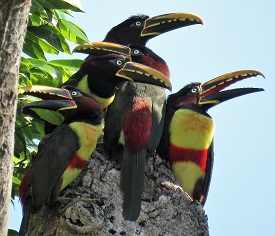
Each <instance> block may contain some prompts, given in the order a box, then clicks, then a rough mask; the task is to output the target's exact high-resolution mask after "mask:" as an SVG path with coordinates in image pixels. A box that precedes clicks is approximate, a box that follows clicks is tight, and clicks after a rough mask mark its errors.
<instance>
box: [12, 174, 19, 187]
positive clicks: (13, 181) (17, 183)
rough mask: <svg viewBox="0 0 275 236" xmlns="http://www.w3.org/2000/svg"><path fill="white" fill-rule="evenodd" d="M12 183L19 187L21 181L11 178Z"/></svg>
mask: <svg viewBox="0 0 275 236" xmlns="http://www.w3.org/2000/svg"><path fill="white" fill-rule="evenodd" d="M12 183H13V184H16V185H20V184H21V181H20V180H19V179H17V178H16V177H14V176H12Z"/></svg>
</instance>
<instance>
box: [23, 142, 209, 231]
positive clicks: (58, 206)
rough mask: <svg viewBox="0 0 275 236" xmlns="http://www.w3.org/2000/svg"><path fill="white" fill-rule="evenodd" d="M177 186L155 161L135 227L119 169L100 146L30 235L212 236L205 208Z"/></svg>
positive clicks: (36, 217)
mask: <svg viewBox="0 0 275 236" xmlns="http://www.w3.org/2000/svg"><path fill="white" fill-rule="evenodd" d="M173 182H174V178H173V176H172V173H171V170H170V167H169V164H168V163H167V162H166V161H164V160H162V159H161V158H159V157H158V156H155V157H150V158H149V160H148V164H147V167H146V177H145V190H144V194H143V197H142V206H141V213H140V216H139V218H138V220H137V221H136V222H130V221H125V220H124V219H123V217H122V201H123V195H122V192H121V189H120V164H119V163H118V162H115V161H111V160H110V159H109V158H108V156H107V154H106V153H105V151H104V150H103V148H102V147H101V145H99V147H98V148H97V150H96V151H95V152H94V153H93V155H92V158H91V160H90V162H89V164H88V166H87V168H86V169H85V170H84V171H83V172H82V173H81V174H80V176H79V177H78V178H77V179H76V180H75V181H74V182H73V183H72V184H71V185H69V186H68V187H67V188H66V189H64V191H63V192H62V193H61V195H60V197H59V199H58V201H57V202H55V203H53V204H52V205H50V206H45V207H43V209H42V210H41V211H39V212H38V213H36V214H32V215H31V216H30V221H29V227H28V236H38V235H47V236H48V235H58V236H63V235H64V236H65V235H74V236H78V235H100V236H101V235H103V236H104V235H143V236H150V235H152V236H155V235H163V236H164V235H165V236H168V235H171V236H172V235H173V236H174V235H183V236H185V235H186V236H187V235H188V236H192V235H201V236H204V235H209V233H208V224H207V216H206V215H205V212H204V210H203V208H202V206H201V205H200V204H199V203H198V202H192V200H191V199H190V197H189V196H188V195H187V194H185V193H184V192H183V191H182V189H181V188H179V187H178V186H176V185H174V184H173Z"/></svg>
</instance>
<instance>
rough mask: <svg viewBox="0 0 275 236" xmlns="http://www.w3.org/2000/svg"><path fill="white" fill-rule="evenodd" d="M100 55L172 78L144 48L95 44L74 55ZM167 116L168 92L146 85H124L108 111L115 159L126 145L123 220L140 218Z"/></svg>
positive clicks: (109, 145) (107, 134)
mask: <svg viewBox="0 0 275 236" xmlns="http://www.w3.org/2000/svg"><path fill="white" fill-rule="evenodd" d="M105 44H106V45H105ZM112 46H113V47H112ZM129 49H130V50H129ZM99 51H101V53H102V51H105V52H106V53H109V52H111V51H112V52H114V51H116V52H117V53H122V54H123V55H125V56H126V55H127V54H128V57H129V58H131V60H132V61H134V62H137V63H141V64H144V65H147V66H150V67H152V68H154V69H156V70H158V71H160V72H161V73H163V74H164V75H165V76H166V77H167V78H169V77H170V73H169V68H168V66H167V64H166V63H165V61H164V60H163V59H162V58H161V57H159V56H158V55H156V54H155V53H154V52H153V51H152V50H150V49H149V48H146V47H145V46H142V45H140V44H131V45H129V47H125V46H124V48H121V49H120V50H118V49H117V48H116V44H109V43H108V44H107V43H106V42H102V43H99V42H95V43H91V44H90V45H80V46H78V47H77V48H75V49H74V52H81V53H87V54H89V55H90V56H92V55H96V54H97V53H98V52H99ZM164 115H165V92H164V89H163V88H160V87H158V86H154V85H147V84H142V83H124V84H123V85H122V86H121V87H120V89H119V90H118V91H117V92H116V98H115V99H114V101H113V103H112V104H111V105H110V106H109V107H108V111H107V114H106V117H105V128H104V139H103V140H104V141H103V143H104V147H105V149H106V150H107V151H109V153H110V155H111V156H112V154H113V153H116V152H117V149H118V147H119V144H122V145H123V154H122V155H123V158H122V166H121V186H122V190H123V193H124V201H123V216H124V218H125V219H126V220H131V221H135V220H136V219H137V218H138V216H139V212H140V208H141V195H142V193H143V189H144V177H145V163H146V156H150V155H152V154H153V153H154V152H155V150H156V148H157V146H158V144H159V141H160V138H161V134H162V129H163V126H164Z"/></svg>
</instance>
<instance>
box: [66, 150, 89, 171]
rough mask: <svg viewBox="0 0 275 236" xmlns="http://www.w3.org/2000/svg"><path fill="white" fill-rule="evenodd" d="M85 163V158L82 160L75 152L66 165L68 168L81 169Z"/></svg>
mask: <svg viewBox="0 0 275 236" xmlns="http://www.w3.org/2000/svg"><path fill="white" fill-rule="evenodd" d="M86 164H87V161H86V160H83V159H82V158H81V157H80V156H79V155H78V154H77V153H76V154H75V155H74V158H73V159H72V160H71V162H70V163H69V165H68V167H67V168H68V169H71V170H72V169H79V170H83V169H84V168H85V166H86Z"/></svg>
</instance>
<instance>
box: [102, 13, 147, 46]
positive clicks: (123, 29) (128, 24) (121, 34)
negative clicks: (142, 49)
mask: <svg viewBox="0 0 275 236" xmlns="http://www.w3.org/2000/svg"><path fill="white" fill-rule="evenodd" d="M148 18H149V16H147V15H135V16H131V17H130V18H128V19H127V20H125V21H123V22H122V23H120V24H118V25H117V26H115V27H113V28H112V29H111V30H110V31H109V32H108V33H107V35H106V37H105V39H104V40H103V41H105V42H112V43H118V44H122V45H129V44H130V43H140V44H143V45H145V44H146V42H147V40H148V39H146V38H144V37H141V32H142V30H143V27H144V24H145V20H146V19H148Z"/></svg>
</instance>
